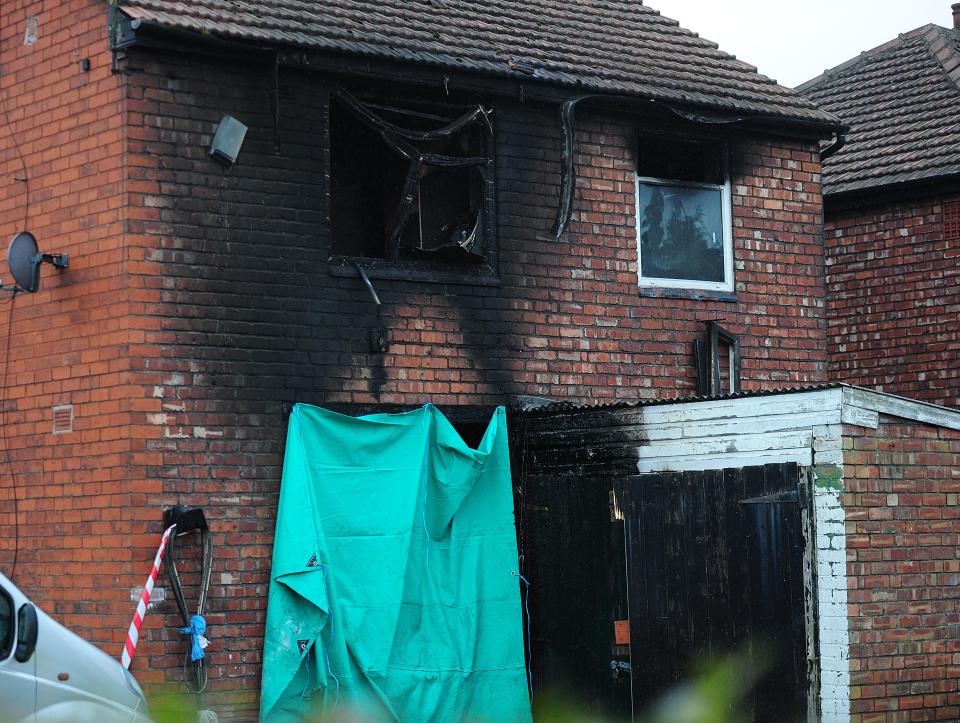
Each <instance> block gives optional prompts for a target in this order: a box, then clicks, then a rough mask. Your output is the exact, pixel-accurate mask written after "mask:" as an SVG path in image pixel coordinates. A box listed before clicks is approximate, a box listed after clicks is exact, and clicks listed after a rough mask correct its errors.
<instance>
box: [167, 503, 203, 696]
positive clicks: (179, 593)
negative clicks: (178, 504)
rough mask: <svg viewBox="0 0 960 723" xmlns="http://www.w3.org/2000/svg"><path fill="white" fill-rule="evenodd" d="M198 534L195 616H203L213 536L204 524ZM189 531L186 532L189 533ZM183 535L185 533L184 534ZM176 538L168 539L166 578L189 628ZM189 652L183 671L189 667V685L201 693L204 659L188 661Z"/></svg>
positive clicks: (190, 616) (184, 621) (189, 623)
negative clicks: (199, 558)
mask: <svg viewBox="0 0 960 723" xmlns="http://www.w3.org/2000/svg"><path fill="white" fill-rule="evenodd" d="M195 529H197V530H198V531H199V532H200V537H201V542H202V544H203V557H202V561H201V567H200V592H199V596H198V598H197V612H196V613H195V615H196V616H200V617H202V616H203V607H204V605H205V604H206V601H207V591H208V589H209V588H210V575H211V573H212V571H213V536H212V535H211V534H210V529H209V528H208V527H207V526H206V523H205V522H204V524H203V526H201V527H197V528H195ZM189 531H190V530H186V532H189ZM184 534H185V533H184ZM175 538H176V536H174V537H171V538H170V542H169V547H170V549H169V551H168V553H167V577H169V578H170V587H171V588H172V589H173V596H174V598H175V599H176V601H177V609H178V610H179V611H180V616H181V617H182V618H183V624H184V626H186V627H187V628H189V627H190V626H191V618H192V617H194V616H193V615H191V614H190V613H189V612H188V611H187V603H186V601H185V600H184V597H183V584H182V582H181V581H180V574H179V572H177V563H176V557H175V556H174V546H175V543H174V540H175ZM190 655H191V653H190V650H188V651H187V659H186V660H185V661H184V669H186V668H187V666H188V665H189V667H190V674H191V679H192V680H191V685H192V687H193V689H194V692H196V693H202V692H203V691H204V689H205V688H206V687H207V669H206V663H205V661H206V658H199V659H198V660H193V661H191V660H190Z"/></svg>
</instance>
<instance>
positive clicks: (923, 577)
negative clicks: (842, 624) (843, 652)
mask: <svg viewBox="0 0 960 723" xmlns="http://www.w3.org/2000/svg"><path fill="white" fill-rule="evenodd" d="M844 446H845V449H844V485H845V488H846V492H845V493H844V495H843V498H842V502H843V505H844V507H845V508H846V518H847V538H846V543H847V559H848V565H847V574H848V576H849V588H850V589H849V598H848V601H849V606H850V607H849V613H850V658H851V662H850V671H851V691H850V698H851V709H852V712H853V713H854V716H853V720H854V721H862V722H863V723H867V722H868V721H870V722H875V723H879V722H880V721H883V722H885V723H886V722H890V723H892V722H893V721H927V720H950V721H955V720H960V666H958V665H957V655H958V654H960V595H958V594H957V590H958V587H957V585H958V583H960V507H958V505H957V502H958V494H960V432H955V431H952V430H949V429H941V428H936V427H931V426H927V425H923V424H919V423H911V422H904V421H901V420H892V419H889V418H886V417H881V424H880V427H879V429H877V430H870V429H865V428H862V427H851V426H845V427H844Z"/></svg>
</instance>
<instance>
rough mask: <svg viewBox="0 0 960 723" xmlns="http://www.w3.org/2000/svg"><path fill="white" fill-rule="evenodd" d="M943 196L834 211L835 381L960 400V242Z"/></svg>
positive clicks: (951, 402)
mask: <svg viewBox="0 0 960 723" xmlns="http://www.w3.org/2000/svg"><path fill="white" fill-rule="evenodd" d="M942 200H943V199H941V198H937V197H934V198H929V199H923V200H916V201H908V202H904V203H890V204H888V205H885V206H875V205H874V206H862V207H860V208H859V209H858V210H852V211H844V212H837V213H831V214H830V217H829V218H828V219H827V223H826V228H825V237H826V251H827V264H828V266H827V272H828V275H827V289H828V297H827V298H828V309H829V314H828V317H829V329H830V334H829V336H830V341H829V346H830V376H831V379H834V380H837V381H844V382H849V383H851V384H858V385H861V386H865V387H872V388H876V389H881V390H883V391H886V392H891V393H894V394H901V395H904V396H907V397H911V398H913V399H922V400H925V401H930V402H935V403H937V404H945V405H948V406H958V405H960V363H958V360H960V313H958V312H960V238H954V239H945V238H944V234H943V204H942ZM946 200H950V199H946Z"/></svg>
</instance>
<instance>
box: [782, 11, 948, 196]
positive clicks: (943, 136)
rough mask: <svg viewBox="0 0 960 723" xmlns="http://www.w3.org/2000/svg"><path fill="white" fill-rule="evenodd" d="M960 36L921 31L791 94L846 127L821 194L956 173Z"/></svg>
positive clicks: (942, 30)
mask: <svg viewBox="0 0 960 723" xmlns="http://www.w3.org/2000/svg"><path fill="white" fill-rule="evenodd" d="M958 82H960V33H958V32H957V31H954V30H948V29H946V28H941V27H939V26H937V25H925V26H923V27H921V28H917V29H916V30H913V31H911V32H909V33H906V34H904V35H901V36H900V37H898V38H896V39H895V40H892V41H890V42H889V43H885V44H884V45H881V46H880V47H878V48H875V49H874V50H871V51H868V52H866V53H861V54H860V55H859V56H858V57H856V58H853V59H851V60H849V61H847V62H846V63H843V64H841V65H839V66H837V67H836V68H833V69H832V70H828V71H825V72H824V74H823V75H821V76H819V77H817V78H814V79H813V80H810V81H808V82H807V83H804V84H803V85H801V86H800V87H799V88H798V90H799V91H800V92H801V93H803V94H804V95H806V96H807V97H809V98H810V99H811V100H813V101H815V102H816V103H817V104H819V105H820V106H821V107H822V108H824V109H825V110H828V111H830V112H832V113H834V114H835V115H837V116H839V117H840V119H841V120H842V121H843V122H844V123H848V124H849V125H850V132H849V133H848V134H847V143H846V145H845V146H844V147H843V148H842V149H841V150H840V151H839V152H837V153H836V154H835V155H833V156H832V157H830V158H828V159H827V160H826V161H825V162H824V166H823V184H824V192H825V193H826V194H827V195H832V194H839V193H849V192H855V191H856V192H859V191H865V190H868V189H872V188H880V187H883V186H889V185H893V184H899V183H906V182H910V181H918V180H931V179H934V178H940V177H944V176H953V175H957V174H960V85H958Z"/></svg>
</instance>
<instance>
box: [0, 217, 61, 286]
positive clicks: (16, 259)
mask: <svg viewBox="0 0 960 723" xmlns="http://www.w3.org/2000/svg"><path fill="white" fill-rule="evenodd" d="M44 262H46V263H48V264H53V265H54V266H56V267H57V268H58V269H65V268H67V255H66V254H45V253H41V251H40V249H39V247H38V246H37V239H36V238H34V235H33V234H32V233H30V232H29V231H22V232H20V233H18V234H17V235H16V236H14V237H13V241H11V242H10V249H9V250H8V251H7V266H8V267H9V269H10V273H11V274H12V275H13V280H14V281H15V282H16V284H17V288H19V289H22V290H23V291H27V292H29V293H31V294H32V293H34V292H35V291H37V289H39V288H40V266H41V265H42V264H43V263H44Z"/></svg>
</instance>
